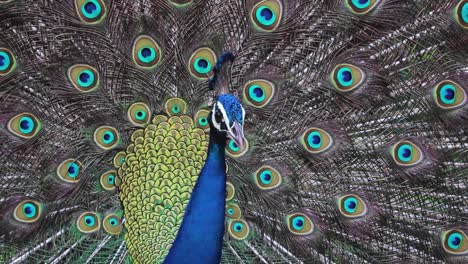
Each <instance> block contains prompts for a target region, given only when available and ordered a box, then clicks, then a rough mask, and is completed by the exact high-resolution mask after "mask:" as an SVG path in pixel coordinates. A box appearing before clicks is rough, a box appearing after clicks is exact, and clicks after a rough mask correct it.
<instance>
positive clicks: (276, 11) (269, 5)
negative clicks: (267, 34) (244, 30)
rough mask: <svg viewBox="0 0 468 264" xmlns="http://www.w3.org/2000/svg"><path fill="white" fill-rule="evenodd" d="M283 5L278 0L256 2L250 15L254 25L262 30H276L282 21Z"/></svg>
mask: <svg viewBox="0 0 468 264" xmlns="http://www.w3.org/2000/svg"><path fill="white" fill-rule="evenodd" d="M282 12H283V6H282V5H281V2H280V1H278V0H264V1H261V2H259V3H258V4H256V5H255V6H254V7H253V9H252V13H251V15H250V17H251V19H252V21H253V23H254V25H255V26H256V27H257V28H258V29H260V30H262V31H273V30H275V29H276V28H277V27H278V25H279V23H280V21H281V16H282Z"/></svg>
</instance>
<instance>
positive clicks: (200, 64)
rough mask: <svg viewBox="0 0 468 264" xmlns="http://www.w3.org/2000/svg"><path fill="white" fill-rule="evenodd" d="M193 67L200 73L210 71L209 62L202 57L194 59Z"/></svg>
mask: <svg viewBox="0 0 468 264" xmlns="http://www.w3.org/2000/svg"><path fill="white" fill-rule="evenodd" d="M193 67H194V69H195V70H196V71H197V72H198V73H200V74H207V73H209V72H210V71H211V63H210V62H209V61H208V60H206V59H203V58H201V59H200V58H198V59H196V60H195V63H194V64H193Z"/></svg>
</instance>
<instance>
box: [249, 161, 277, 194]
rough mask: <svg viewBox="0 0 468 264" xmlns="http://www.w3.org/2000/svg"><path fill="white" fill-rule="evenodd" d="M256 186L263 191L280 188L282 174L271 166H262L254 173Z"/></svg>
mask: <svg viewBox="0 0 468 264" xmlns="http://www.w3.org/2000/svg"><path fill="white" fill-rule="evenodd" d="M254 179H255V184H256V185H257V186H258V188H260V189H262V190H273V189H276V188H278V187H279V186H280V185H281V183H282V181H283V179H282V177H281V173H279V172H278V171H277V170H276V169H274V168H273V167H271V166H262V167H260V168H259V169H258V170H257V171H256V172H255V173H254Z"/></svg>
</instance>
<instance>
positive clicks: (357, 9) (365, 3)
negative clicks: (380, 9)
mask: <svg viewBox="0 0 468 264" xmlns="http://www.w3.org/2000/svg"><path fill="white" fill-rule="evenodd" d="M379 1H380V0H347V1H346V3H347V6H348V8H349V9H350V10H351V11H352V12H353V13H356V14H359V15H361V14H365V13H368V12H369V11H371V10H372V9H373V8H374V7H376V6H377V4H378V3H379Z"/></svg>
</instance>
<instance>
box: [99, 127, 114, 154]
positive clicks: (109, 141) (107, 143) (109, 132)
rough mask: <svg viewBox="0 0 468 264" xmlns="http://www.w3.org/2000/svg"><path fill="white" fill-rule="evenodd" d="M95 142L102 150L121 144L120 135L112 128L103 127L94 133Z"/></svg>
mask: <svg viewBox="0 0 468 264" xmlns="http://www.w3.org/2000/svg"><path fill="white" fill-rule="evenodd" d="M93 138H94V142H95V143H96V144H97V145H98V146H99V147H100V148H102V149H105V150H108V149H112V148H114V147H115V146H116V145H117V143H118V142H119V133H118V132H117V130H116V129H115V128H113V127H110V126H101V127H98V128H97V129H96V130H95V131H94V136H93Z"/></svg>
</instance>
